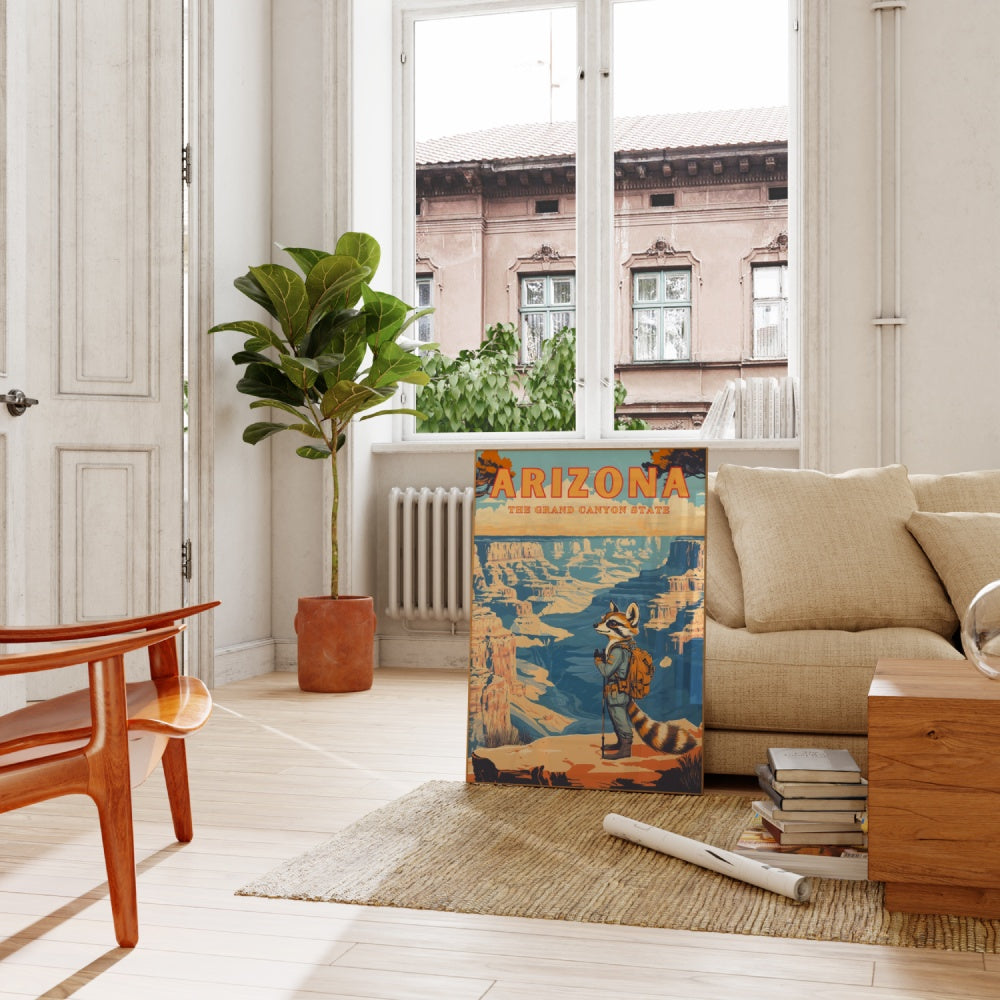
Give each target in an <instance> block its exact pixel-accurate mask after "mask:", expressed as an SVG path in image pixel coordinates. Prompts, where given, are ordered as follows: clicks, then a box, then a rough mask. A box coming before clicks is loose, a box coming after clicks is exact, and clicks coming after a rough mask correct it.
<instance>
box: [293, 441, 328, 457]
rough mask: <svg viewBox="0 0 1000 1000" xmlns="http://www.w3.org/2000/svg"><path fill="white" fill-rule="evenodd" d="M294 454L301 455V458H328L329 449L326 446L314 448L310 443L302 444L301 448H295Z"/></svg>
mask: <svg viewBox="0 0 1000 1000" xmlns="http://www.w3.org/2000/svg"><path fill="white" fill-rule="evenodd" d="M295 454H296V455H301V456H302V457H303V458H329V457H330V450H329V449H328V448H315V447H313V446H312V445H311V444H304V445H302V447H301V448H296V449H295Z"/></svg>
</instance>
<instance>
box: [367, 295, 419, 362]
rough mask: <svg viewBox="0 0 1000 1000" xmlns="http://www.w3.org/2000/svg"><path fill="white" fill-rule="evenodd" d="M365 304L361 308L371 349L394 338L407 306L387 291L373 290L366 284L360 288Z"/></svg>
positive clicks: (403, 319)
mask: <svg viewBox="0 0 1000 1000" xmlns="http://www.w3.org/2000/svg"><path fill="white" fill-rule="evenodd" d="M362 295H363V296H364V300H365V304H364V308H363V309H362V310H361V313H362V315H363V316H364V317H365V328H366V330H367V332H368V343H369V344H370V345H371V348H372V350H378V349H379V348H380V347H381V346H382V345H383V344H385V343H388V342H389V341H392V340H395V339H396V337H397V336H399V331H400V330H401V329H402V327H403V322H404V321H405V319H406V314H407V312H408V311H409V308H410V307H409V306H408V305H407V304H406V303H405V302H403V301H402V300H401V299H397V298H396V296H395V295H390V294H389V293H388V292H376V291H373V290H372V289H371V288H370V287H369V286H368V285H365V286H364V289H363V290H362Z"/></svg>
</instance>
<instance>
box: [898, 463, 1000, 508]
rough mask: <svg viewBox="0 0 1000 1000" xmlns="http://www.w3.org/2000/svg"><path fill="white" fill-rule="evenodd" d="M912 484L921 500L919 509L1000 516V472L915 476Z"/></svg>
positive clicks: (911, 481)
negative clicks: (978, 512) (977, 512)
mask: <svg viewBox="0 0 1000 1000" xmlns="http://www.w3.org/2000/svg"><path fill="white" fill-rule="evenodd" d="M910 485H911V486H912V487H913V492H914V494H915V495H916V498H917V510H929V511H933V512H935V513H938V514H947V513H949V512H950V511H955V510H959V511H961V510H966V511H980V512H982V513H992V514H1000V469H992V470H986V471H983V472H956V473H953V474H952V475H948V476H930V475H912V476H910Z"/></svg>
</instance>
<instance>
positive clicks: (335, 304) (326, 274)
mask: <svg viewBox="0 0 1000 1000" xmlns="http://www.w3.org/2000/svg"><path fill="white" fill-rule="evenodd" d="M370 276H371V271H370V270H369V269H368V268H367V267H361V266H360V265H359V264H358V262H357V261H356V260H355V259H354V258H353V257H345V256H344V255H343V254H330V255H328V256H326V257H324V258H322V259H321V260H320V261H318V262H317V264H316V266H315V267H314V268H313V269H312V270H311V271H310V272H309V277H307V278H306V291H307V292H308V294H309V306H310V309H311V313H310V316H309V327H310V329H311V328H312V327H313V326H315V325H316V323H317V322H318V321H319V320H321V319H322V318H323V317H324V316H326V315H327V314H328V313H331V312H339V311H340V310H341V309H346V308H348V307H352V306H353V305H354V304H355V303H356V302H357V301H358V299H359V297H360V296H361V290H362V288H363V286H364V282H365V280H366V279H367V278H368V277H370Z"/></svg>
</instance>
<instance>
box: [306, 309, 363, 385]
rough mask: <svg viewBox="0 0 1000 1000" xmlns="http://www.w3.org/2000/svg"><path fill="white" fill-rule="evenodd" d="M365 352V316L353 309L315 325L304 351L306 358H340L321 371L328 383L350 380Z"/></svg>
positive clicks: (359, 366) (358, 367) (354, 374)
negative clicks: (334, 363) (333, 364)
mask: <svg viewBox="0 0 1000 1000" xmlns="http://www.w3.org/2000/svg"><path fill="white" fill-rule="evenodd" d="M367 352H368V341H367V339H366V337H365V328H364V318H363V317H362V316H360V315H359V314H358V313H356V312H355V311H354V310H353V309H345V310H344V311H343V312H341V313H338V314H337V316H335V317H332V318H331V319H328V320H323V321H322V322H320V323H319V324H317V326H316V328H315V329H314V330H313V332H312V334H311V335H310V337H309V344H308V347H307V348H306V350H305V351H304V353H305V354H307V355H308V356H309V357H314V358H317V359H320V358H324V359H339V360H337V364H336V365H335V366H334V367H330V368H327V369H325V370H324V381H325V382H326V384H327V385H333V384H334V383H336V382H341V381H345V380H353V379H354V378H355V376H356V375H357V373H358V370H359V369H360V368H361V365H362V364H363V363H364V360H365V355H366V354H367Z"/></svg>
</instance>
